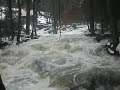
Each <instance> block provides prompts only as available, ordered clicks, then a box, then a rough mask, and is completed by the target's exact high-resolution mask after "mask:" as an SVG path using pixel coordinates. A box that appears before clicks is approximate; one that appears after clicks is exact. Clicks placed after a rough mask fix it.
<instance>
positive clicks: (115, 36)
mask: <svg viewBox="0 0 120 90" xmlns="http://www.w3.org/2000/svg"><path fill="white" fill-rule="evenodd" d="M111 4H112V3H111V0H107V9H108V15H109V22H110V26H111V34H112V38H113V40H112V41H113V43H114V48H115V49H116V47H117V46H118V44H119V35H118V27H117V18H116V17H115V16H114V15H113V10H112V6H111Z"/></svg>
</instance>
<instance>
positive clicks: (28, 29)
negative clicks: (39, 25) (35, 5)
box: [26, 0, 31, 35]
mask: <svg viewBox="0 0 120 90" xmlns="http://www.w3.org/2000/svg"><path fill="white" fill-rule="evenodd" d="M30 2H31V1H30V0H27V16H26V34H28V35H29V34H30Z"/></svg>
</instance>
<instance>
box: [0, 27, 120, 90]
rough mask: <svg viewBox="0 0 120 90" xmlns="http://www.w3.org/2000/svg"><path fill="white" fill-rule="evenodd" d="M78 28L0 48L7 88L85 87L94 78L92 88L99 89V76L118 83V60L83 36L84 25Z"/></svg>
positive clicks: (50, 89) (60, 89) (48, 89)
mask: <svg viewBox="0 0 120 90" xmlns="http://www.w3.org/2000/svg"><path fill="white" fill-rule="evenodd" d="M81 27H83V28H78V29H75V30H72V31H69V32H66V33H64V34H63V33H62V36H61V37H60V36H59V34H57V35H53V34H48V33H46V34H45V33H44V34H42V35H40V38H39V39H36V40H29V41H28V42H25V43H22V44H20V45H19V46H16V45H11V46H9V47H6V48H5V49H3V50H0V74H1V75H2V79H3V82H4V84H5V86H6V88H7V90H69V89H66V88H65V87H71V88H74V87H76V86H79V87H78V88H79V89H78V90H88V88H89V86H90V85H91V80H92V79H93V80H95V78H98V79H97V80H96V82H98V83H99V84H100V85H101V86H100V85H98V86H99V87H98V89H96V90H102V89H100V88H104V86H103V84H104V82H100V79H99V78H101V77H102V80H103V81H105V80H106V79H107V81H106V82H105V83H108V84H111V83H110V82H109V80H110V81H113V82H115V84H117V85H118V84H119V82H120V81H119V78H118V77H119V76H120V73H119V71H120V68H119V65H120V59H119V58H118V57H113V56H109V55H108V54H107V53H106V52H105V50H104V48H103V46H102V45H103V43H97V42H96V41H95V40H94V38H93V37H86V36H84V35H83V33H84V31H85V30H86V28H87V27H86V26H85V25H82V26H81ZM42 32H44V30H43V31H42ZM63 32H64V31H63ZM39 34H41V33H40V31H39ZM101 75H102V76H101ZM117 82H118V83H117ZM50 86H51V87H50ZM114 88H115V89H114V90H119V89H118V88H119V87H118V86H114ZM73 90H74V89H73ZM103 90H104V89H103ZM105 90H106V89H105ZM107 90H110V89H109V88H108V89H107ZM112 90H113V89H112Z"/></svg>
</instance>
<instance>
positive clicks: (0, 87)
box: [0, 75, 5, 90]
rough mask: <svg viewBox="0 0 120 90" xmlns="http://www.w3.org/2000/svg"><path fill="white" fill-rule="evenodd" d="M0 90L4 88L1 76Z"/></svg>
mask: <svg viewBox="0 0 120 90" xmlns="http://www.w3.org/2000/svg"><path fill="white" fill-rule="evenodd" d="M0 90H5V86H4V84H3V82H2V78H1V75H0Z"/></svg>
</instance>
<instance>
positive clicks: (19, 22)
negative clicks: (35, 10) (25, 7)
mask: <svg viewBox="0 0 120 90" xmlns="http://www.w3.org/2000/svg"><path fill="white" fill-rule="evenodd" d="M18 8H19V12H18V33H17V42H18V43H20V34H21V0H18Z"/></svg>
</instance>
